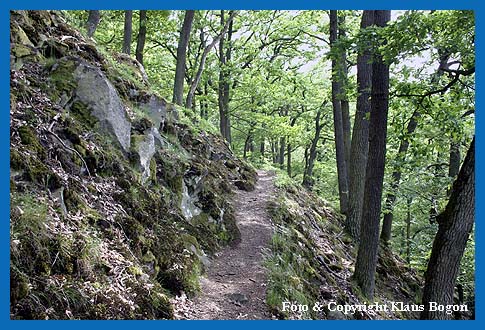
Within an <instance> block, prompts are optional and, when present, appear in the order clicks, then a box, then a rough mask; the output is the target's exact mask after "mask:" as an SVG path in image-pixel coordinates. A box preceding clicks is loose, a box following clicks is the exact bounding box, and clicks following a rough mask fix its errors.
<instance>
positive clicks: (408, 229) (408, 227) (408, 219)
mask: <svg viewBox="0 0 485 330" xmlns="http://www.w3.org/2000/svg"><path fill="white" fill-rule="evenodd" d="M407 202H408V203H407V216H406V262H407V263H408V265H409V264H411V203H412V202H413V199H412V198H408V201H407Z"/></svg>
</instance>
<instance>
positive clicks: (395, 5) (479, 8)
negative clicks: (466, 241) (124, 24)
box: [0, 0, 485, 329]
mask: <svg viewBox="0 0 485 330" xmlns="http://www.w3.org/2000/svg"><path fill="white" fill-rule="evenodd" d="M132 8H136V9H248V10H249V9H394V10H398V9H470V10H474V11H475V14H476V17H475V18H476V31H477V33H476V86H477V90H481V86H482V78H483V74H482V68H483V67H484V65H483V60H482V58H483V56H484V47H485V46H484V45H485V37H483V36H482V32H483V31H485V7H484V5H483V4H482V3H481V2H480V1H478V0H469V1H467V0H464V1H451V0H441V1H437V0H427V1H423V0H407V1H405V0H400V1H389V0H387V1H384V0H368V1H365V2H364V1H362V0H361V1H358V0H340V1H323V0H320V1H317V0H299V1H289V0H267V1H264V2H262V1H261V0H260V1H258V0H245V1H242V0H240V1H228V0H226V1H223V0H202V1H196V0H190V1H177V0H162V1H156V0H151V1H150V0H137V1H136V2H133V1H127V0H118V1H114V0H102V2H101V1H100V0H97V1H95V0H87V1H82V2H79V1H75V2H74V1H73V2H68V1H66V0H64V1H61V0H44V1H33V0H17V1H11V0H10V1H9V0H4V1H1V3H0V36H1V42H0V48H1V50H2V52H1V56H0V70H1V73H2V75H1V76H3V77H5V78H4V79H5V80H4V81H6V82H7V81H8V78H7V77H9V75H10V60H9V52H10V47H9V44H10V41H9V38H10V37H9V35H10V33H9V31H10V26H9V21H10V17H9V10H10V9H132ZM7 83H8V82H7ZM9 99H10V93H9V88H2V89H0V100H1V104H2V108H3V111H1V112H0V150H1V152H0V173H1V174H2V175H0V180H1V181H0V194H1V196H3V203H1V204H0V215H1V218H2V219H3V221H2V225H1V226H2V228H1V229H0V244H1V248H0V267H1V272H0V288H1V290H0V292H1V293H0V294H1V296H0V324H1V325H3V326H5V327H6V328H7V329H10V328H12V329H13V328H19V329H22V328H25V329H27V328H28V329H30V328H31V327H35V328H37V327H41V328H44V327H45V328H66V327H69V328H71V327H75V328H77V327H79V328H85V327H94V328H104V327H113V328H125V327H126V328H132V327H149V328H159V329H162V328H169V329H170V328H172V329H179V328H180V327H181V328H193V327H201V326H202V327H206V326H207V327H210V328H212V329H214V328H221V329H222V328H233V327H234V328H246V327H247V326H250V327H257V328H263V327H268V326H270V327H277V328H283V329H285V328H289V327H304V328H307V327H308V328H313V327H314V328H317V327H318V328H320V329H322V328H323V327H325V326H330V327H335V326H338V327H339V328H340V327H344V328H346V327H349V328H350V327H351V328H355V327H356V326H357V327H361V326H362V325H364V327H370V328H372V329H378V328H389V327H393V328H394V327H396V326H397V327H406V328H407V329H408V328H409V327H423V328H424V327H429V326H431V327H435V326H436V327H448V326H449V327H454V328H455V327H456V326H461V324H456V323H447V322H446V321H434V322H438V323H432V324H428V323H426V322H431V321H367V322H364V323H360V324H355V322H359V321H348V322H343V323H339V324H336V323H334V322H338V321H277V323H274V322H272V321H246V322H238V321H78V322H71V323H68V324H67V323H65V322H69V321H51V322H45V321H11V320H10V308H9V306H10V304H9V288H10V282H9V273H10V271H9V249H10V245H9V241H10V237H9V218H10V215H9V212H10V200H9V195H10V190H9V186H10V182H9V171H10V166H9V161H10V155H9V154H10V139H9V136H10V127H9V122H10V119H9V118H10V116H9V111H7V109H10V102H9ZM482 104H485V95H482V94H481V93H476V105H475V107H476V123H475V131H476V143H477V148H476V165H477V172H476V201H477V202H476V219H480V218H483V215H484V214H485V207H484V206H482V205H481V203H480V202H479V201H482V200H483V197H485V195H484V181H483V173H484V170H483V169H482V168H481V166H480V164H482V163H483V162H484V161H485V155H484V153H483V151H482V149H483V146H482V144H484V143H485V142H483V141H482V134H483V133H481V128H483V127H485V123H484V120H485V119H483V118H482V117H483V115H481V114H480V111H478V109H479V108H480V107H481V106H482ZM7 219H8V220H7ZM475 230H476V239H477V241H480V239H481V237H482V236H483V235H482V230H483V225H480V224H478V225H477V224H476V228H475ZM483 256H484V254H483V247H482V246H481V244H477V245H476V258H475V260H476V274H475V277H476V318H477V319H476V321H457V322H467V323H466V327H470V328H478V327H479V325H480V324H481V323H482V322H483V320H484V319H485V317H484V316H483V315H482V312H484V308H483V300H482V291H483V282H482V281H481V280H480V276H478V275H479V274H481V273H482V267H481V262H480V261H481V259H482V257H483ZM140 322H143V323H140ZM194 322H196V323H194ZM248 322H251V323H248ZM268 322H271V323H268ZM295 322H298V323H295ZM321 322H325V323H321ZM328 322H330V323H328ZM389 322H393V324H389ZM396 322H397V323H396ZM402 322H404V323H402ZM407 322H412V324H409V323H407ZM423 322H424V323H423ZM480 328H482V327H480Z"/></svg>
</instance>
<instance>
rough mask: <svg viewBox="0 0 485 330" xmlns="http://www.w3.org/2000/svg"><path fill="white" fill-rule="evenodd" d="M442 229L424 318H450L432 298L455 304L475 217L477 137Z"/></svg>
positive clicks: (429, 272) (429, 275) (425, 293)
mask: <svg viewBox="0 0 485 330" xmlns="http://www.w3.org/2000/svg"><path fill="white" fill-rule="evenodd" d="M436 220H437V222H438V225H439V228H438V232H437V234H436V237H435V239H434V242H433V249H432V251H431V256H430V259H429V262H428V268H427V270H426V272H425V274H424V277H425V285H424V291H423V305H424V306H425V310H424V311H423V312H422V313H421V319H434V320H436V319H449V318H450V317H451V315H448V314H446V312H445V311H430V308H429V304H430V302H435V303H437V304H439V305H450V304H453V292H454V288H455V282H456V277H457V276H458V272H459V269H460V262H461V258H462V257H463V253H464V251H465V247H466V243H467V240H468V237H469V235H470V232H471V230H472V228H473V223H474V220H475V138H473V141H472V143H471V145H470V149H468V153H467V155H466V158H465V161H464V163H463V166H462V168H461V170H460V173H459V174H458V177H457V179H456V181H455V182H454V184H453V190H452V192H451V196H450V199H449V201H448V204H447V205H446V208H445V210H444V211H443V212H442V213H441V214H440V215H439V216H438V217H437V219H436Z"/></svg>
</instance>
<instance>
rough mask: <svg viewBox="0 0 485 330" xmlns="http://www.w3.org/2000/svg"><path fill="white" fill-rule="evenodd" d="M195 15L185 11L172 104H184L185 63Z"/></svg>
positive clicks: (190, 11)
mask: <svg viewBox="0 0 485 330" xmlns="http://www.w3.org/2000/svg"><path fill="white" fill-rule="evenodd" d="M194 15H195V10H186V11H185V15H184V22H183V24H182V28H181V29H180V37H179V41H178V46H177V63H176V66H175V80H174V86H173V97H172V102H173V103H175V104H178V105H180V106H181V105H182V104H183V102H184V79H185V63H186V61H187V46H188V44H189V40H190V30H191V29H192V22H193V21H194Z"/></svg>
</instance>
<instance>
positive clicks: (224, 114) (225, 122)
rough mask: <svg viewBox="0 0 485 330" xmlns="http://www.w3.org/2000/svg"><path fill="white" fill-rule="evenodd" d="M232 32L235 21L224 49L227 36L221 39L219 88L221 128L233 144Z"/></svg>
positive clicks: (229, 29) (223, 20)
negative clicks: (231, 109) (231, 112)
mask: <svg viewBox="0 0 485 330" xmlns="http://www.w3.org/2000/svg"><path fill="white" fill-rule="evenodd" d="M232 15H233V13H232V11H231V12H230V13H229V17H231V16H232ZM225 24H226V23H225V16H224V10H221V26H222V27H224V26H225ZM232 32H233V21H232V20H231V22H230V23H229V28H228V30H227V42H228V45H227V46H226V49H224V44H225V40H226V38H224V36H223V37H222V38H221V40H220V41H219V63H220V66H219V88H218V96H219V98H218V105H219V130H220V132H221V135H222V137H223V138H224V139H225V140H226V141H227V142H228V143H229V144H231V119H230V116H229V101H230V86H231V85H230V79H231V77H230V74H231V73H230V71H229V69H228V66H227V65H228V63H229V62H230V61H231V55H232V45H231V39H232Z"/></svg>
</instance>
